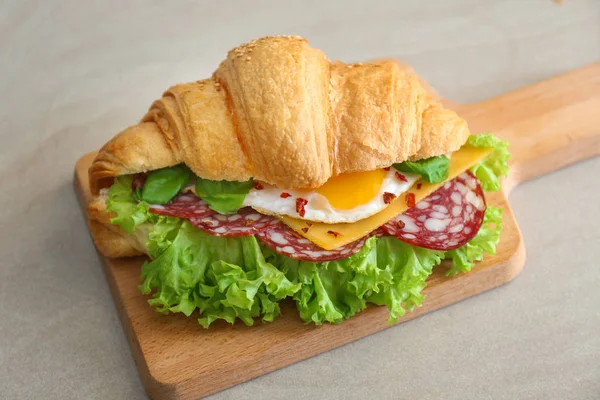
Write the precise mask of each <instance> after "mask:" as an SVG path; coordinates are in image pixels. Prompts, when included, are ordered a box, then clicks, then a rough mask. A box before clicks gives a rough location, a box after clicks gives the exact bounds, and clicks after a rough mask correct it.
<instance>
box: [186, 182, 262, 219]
mask: <svg viewBox="0 0 600 400" xmlns="http://www.w3.org/2000/svg"><path fill="white" fill-rule="evenodd" d="M253 184H254V182H253V181H252V180H248V181H245V182H234V181H211V180H210V179H203V178H200V177H198V178H197V180H196V194H197V195H198V197H200V198H201V199H202V200H204V201H206V202H207V203H208V206H209V207H210V208H211V209H213V210H215V211H216V212H218V213H221V214H233V213H235V212H236V211H237V210H239V209H240V207H241V206H242V203H244V199H245V198H246V195H247V194H248V192H249V191H250V189H251V188H252V185H253Z"/></svg>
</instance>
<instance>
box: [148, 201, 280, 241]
mask: <svg viewBox="0 0 600 400" xmlns="http://www.w3.org/2000/svg"><path fill="white" fill-rule="evenodd" d="M150 211H151V212H153V213H155V214H159V215H166V216H170V217H178V218H186V219H188V220H189V221H190V223H191V224H192V225H194V226H195V227H196V228H198V229H201V230H203V231H205V232H207V233H210V234H211V235H213V236H251V235H256V234H257V233H258V232H259V231H261V230H263V229H266V228H268V227H269V226H272V225H275V224H277V223H279V220H278V219H277V218H275V217H273V216H270V215H264V214H259V213H257V212H256V211H254V210H253V209H251V208H242V209H240V210H239V211H238V212H237V213H235V214H228V215H224V214H219V213H218V212H216V211H213V210H211V209H210V208H209V207H208V204H207V203H206V202H205V201H204V200H202V199H200V198H198V197H197V196H196V195H195V194H193V193H183V194H179V195H178V196H177V197H175V198H174V199H173V200H171V201H170V202H169V203H167V204H165V205H152V206H150Z"/></svg>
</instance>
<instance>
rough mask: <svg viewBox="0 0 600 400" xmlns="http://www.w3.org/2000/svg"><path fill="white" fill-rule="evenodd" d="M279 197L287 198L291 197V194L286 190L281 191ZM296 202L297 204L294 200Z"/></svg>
mask: <svg viewBox="0 0 600 400" xmlns="http://www.w3.org/2000/svg"><path fill="white" fill-rule="evenodd" d="M279 197H281V198H282V199H287V198H288V197H292V195H291V194H289V193H288V192H281V194H280V195H279ZM296 204H298V202H296Z"/></svg>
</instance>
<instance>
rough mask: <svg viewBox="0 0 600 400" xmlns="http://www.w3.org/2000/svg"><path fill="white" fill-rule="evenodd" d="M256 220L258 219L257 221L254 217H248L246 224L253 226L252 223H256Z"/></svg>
mask: <svg viewBox="0 0 600 400" xmlns="http://www.w3.org/2000/svg"><path fill="white" fill-rule="evenodd" d="M255 222H256V221H255V220H253V219H247V220H246V226H252V225H254V223H255Z"/></svg>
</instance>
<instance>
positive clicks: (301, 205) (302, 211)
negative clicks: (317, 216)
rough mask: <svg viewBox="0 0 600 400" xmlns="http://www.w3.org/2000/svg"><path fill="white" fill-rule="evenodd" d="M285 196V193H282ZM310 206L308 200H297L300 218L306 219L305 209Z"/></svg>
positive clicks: (300, 198) (297, 210)
mask: <svg viewBox="0 0 600 400" xmlns="http://www.w3.org/2000/svg"><path fill="white" fill-rule="evenodd" d="M282 195H283V193H282ZM307 204H308V200H306V199H303V198H302V197H298V198H297V199H296V212H297V213H298V215H299V216H301V217H304V214H306V210H305V209H304V206H305V205H307Z"/></svg>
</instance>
